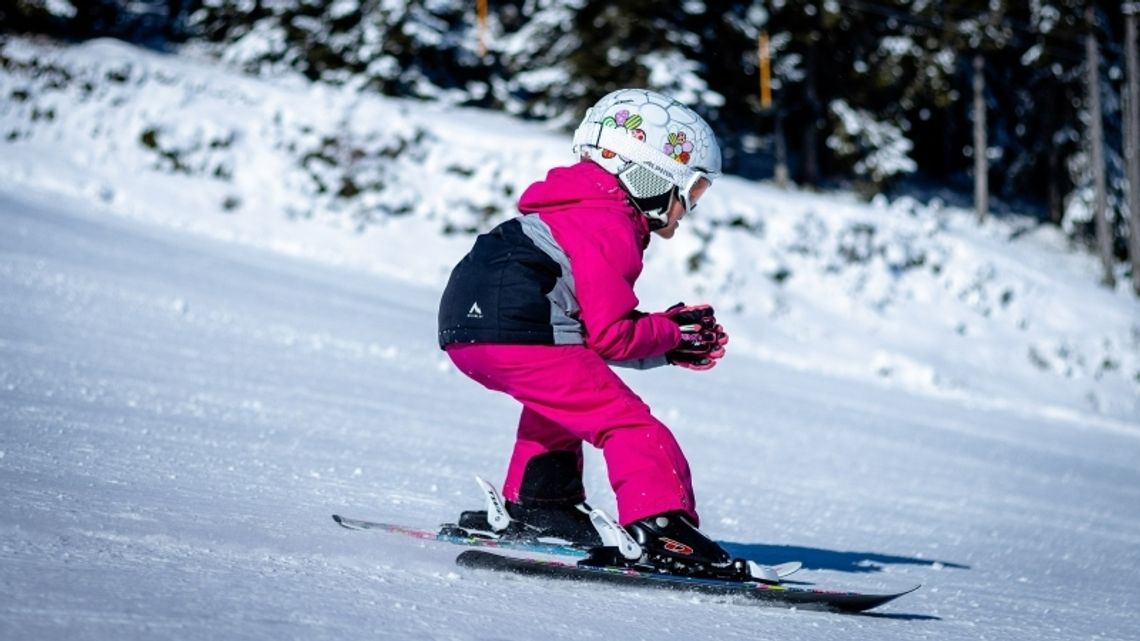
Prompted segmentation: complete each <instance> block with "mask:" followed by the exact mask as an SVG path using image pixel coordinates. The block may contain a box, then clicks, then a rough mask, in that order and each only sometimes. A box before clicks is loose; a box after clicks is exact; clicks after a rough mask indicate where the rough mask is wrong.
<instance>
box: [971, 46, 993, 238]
mask: <svg viewBox="0 0 1140 641" xmlns="http://www.w3.org/2000/svg"><path fill="white" fill-rule="evenodd" d="M985 70H986V60H985V58H983V57H982V54H980V53H977V54H974V209H975V211H976V212H977V215H978V224H979V225H981V224H982V223H984V222H986V216H987V215H988V214H989V211H990V159H989V157H988V155H987V153H986V150H987V148H988V147H989V143H988V142H987V140H986V96H985V94H986V74H985Z"/></svg>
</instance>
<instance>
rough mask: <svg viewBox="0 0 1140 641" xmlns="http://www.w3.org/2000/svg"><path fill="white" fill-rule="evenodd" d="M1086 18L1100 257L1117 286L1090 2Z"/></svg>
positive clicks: (1109, 280)
mask: <svg viewBox="0 0 1140 641" xmlns="http://www.w3.org/2000/svg"><path fill="white" fill-rule="evenodd" d="M1085 22H1086V23H1087V26H1088V34H1087V35H1086V36H1085V57H1086V60H1085V62H1086V64H1087V66H1088V69H1087V76H1086V80H1087V81H1088V104H1089V146H1090V148H1091V149H1090V152H1091V154H1090V156H1091V162H1092V172H1093V189H1094V190H1095V192H1096V193H1095V195H1094V200H1093V216H1094V219H1095V221H1096V240H1097V248H1098V250H1099V252H1100V260H1101V262H1102V263H1103V265H1104V280H1103V281H1102V282H1103V283H1104V284H1105V285H1107V286H1108V287H1115V286H1116V275H1115V274H1114V273H1113V272H1114V269H1113V262H1114V261H1113V256H1112V241H1113V234H1112V228H1111V227H1109V224H1108V211H1107V210H1108V204H1107V200H1108V197H1107V191H1108V187H1107V186H1106V178H1105V168H1104V125H1103V123H1102V122H1101V121H1102V120H1103V114H1102V112H1101V106H1100V52H1099V51H1098V49H1097V42H1096V31H1095V29H1094V27H1095V13H1094V11H1093V8H1092V7H1091V6H1089V7H1088V8H1087V9H1085Z"/></svg>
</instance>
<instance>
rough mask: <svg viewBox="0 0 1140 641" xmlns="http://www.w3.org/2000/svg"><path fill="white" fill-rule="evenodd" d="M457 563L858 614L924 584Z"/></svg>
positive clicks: (506, 559) (532, 562) (474, 553)
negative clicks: (880, 587)
mask: <svg viewBox="0 0 1140 641" xmlns="http://www.w3.org/2000/svg"><path fill="white" fill-rule="evenodd" d="M455 562H456V563H457V564H458V565H460V566H462V567H467V568H471V569H476V570H490V571H495V572H503V573H510V574H518V575H523V576H534V577H540V578H548V579H561V580H570V581H579V582H594V583H608V584H611V585H619V586H627V587H644V588H653V589H673V590H680V591H689V592H700V593H705V594H713V595H718V596H739V597H744V598H747V599H751V600H755V601H757V602H760V603H762V604H765V605H773V606H781V607H787V608H797V609H804V610H824V611H831V612H843V613H859V612H865V611H867V610H870V609H872V608H876V607H879V606H881V605H884V604H886V603H888V602H890V601H893V600H895V599H897V598H899V597H901V596H904V595H906V594H910V593H911V592H914V591H915V590H917V589H919V588H920V587H922V586H921V585H915V586H914V587H911V588H908V589H906V590H901V591H897V592H889V593H867V592H852V591H846V590H834V589H825V588H819V587H799V586H788V585H783V584H775V585H773V584H768V583H763V582H742V583H737V582H733V581H723V580H717V579H700V578H692V577H679V576H668V575H659V574H652V573H648V572H640V571H637V570H630V569H623V568H589V567H580V566H577V565H573V564H568V563H564V562H559V561H542V560H538V559H520V558H516V557H510V556H505V555H502V554H495V553H493V552H487V551H485V550H465V551H463V552H461V553H460V554H459V556H458V557H456V559H455Z"/></svg>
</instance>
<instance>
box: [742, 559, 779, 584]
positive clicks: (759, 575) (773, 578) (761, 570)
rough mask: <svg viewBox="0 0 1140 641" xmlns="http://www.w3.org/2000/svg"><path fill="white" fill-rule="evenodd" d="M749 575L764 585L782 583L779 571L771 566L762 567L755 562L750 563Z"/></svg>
mask: <svg viewBox="0 0 1140 641" xmlns="http://www.w3.org/2000/svg"><path fill="white" fill-rule="evenodd" d="M748 574H750V575H751V576H752V578H754V579H756V580H757V581H760V582H762V583H772V584H776V583H779V582H780V574H779V570H778V569H776V568H774V567H772V566H770V565H760V564H759V563H757V562H755V561H749V562H748Z"/></svg>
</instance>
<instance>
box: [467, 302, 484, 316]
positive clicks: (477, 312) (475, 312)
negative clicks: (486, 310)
mask: <svg viewBox="0 0 1140 641" xmlns="http://www.w3.org/2000/svg"><path fill="white" fill-rule="evenodd" d="M467 318H483V310H481V309H479V301H475V302H474V303H471V309H469V310H467Z"/></svg>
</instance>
